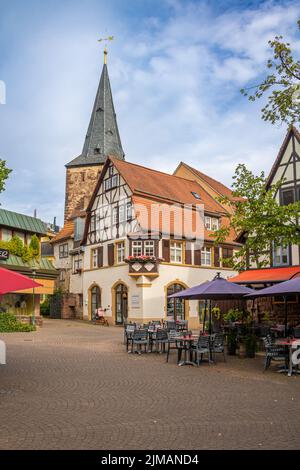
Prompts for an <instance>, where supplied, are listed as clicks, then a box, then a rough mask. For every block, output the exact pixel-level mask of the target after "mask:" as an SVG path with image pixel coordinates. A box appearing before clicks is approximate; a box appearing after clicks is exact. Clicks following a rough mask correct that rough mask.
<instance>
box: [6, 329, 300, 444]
mask: <svg viewBox="0 0 300 470" xmlns="http://www.w3.org/2000/svg"><path fill="white" fill-rule="evenodd" d="M0 338H3V339H4V340H5V341H6V343H7V350H8V354H7V365H6V366H0V449H202V448H206V449H299V448H300V419H299V416H300V376H298V377H291V378H288V377H287V376H285V375H279V374H277V373H276V372H274V370H270V371H267V372H266V373H263V372H262V359H261V358H258V359H256V360H252V359H247V360H242V359H238V358H229V361H228V362H227V363H226V364H224V363H223V362H222V358H221V357H220V358H219V361H218V364H217V365H216V366H209V365H208V364H204V365H202V366H201V367H200V368H196V367H195V368H193V367H189V366H186V367H178V366H177V365H176V360H175V353H174V352H173V355H172V357H171V359H170V363H169V364H166V362H165V356H164V355H156V354H148V355H142V356H138V355H130V354H129V355H128V354H127V353H126V352H125V348H124V346H123V344H122V339H123V330H122V328H114V327H109V328H107V327H103V326H93V325H89V324H85V323H81V322H70V321H62V320H46V321H45V324H44V327H43V328H42V329H40V330H39V331H38V332H37V333H27V334H24V333H17V334H15V333H14V334H5V335H4V334H0Z"/></svg>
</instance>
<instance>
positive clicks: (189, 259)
mask: <svg viewBox="0 0 300 470" xmlns="http://www.w3.org/2000/svg"><path fill="white" fill-rule="evenodd" d="M185 264H192V248H191V242H186V244H185Z"/></svg>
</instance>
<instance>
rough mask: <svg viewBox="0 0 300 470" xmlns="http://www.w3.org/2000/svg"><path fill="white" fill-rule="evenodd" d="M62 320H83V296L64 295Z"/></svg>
mask: <svg viewBox="0 0 300 470" xmlns="http://www.w3.org/2000/svg"><path fill="white" fill-rule="evenodd" d="M61 318H62V319H64V320H81V319H82V318H83V306H82V294H63V296H62V306H61Z"/></svg>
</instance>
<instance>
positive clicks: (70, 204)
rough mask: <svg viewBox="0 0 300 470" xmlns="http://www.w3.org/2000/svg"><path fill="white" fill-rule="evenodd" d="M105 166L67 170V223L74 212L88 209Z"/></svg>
mask: <svg viewBox="0 0 300 470" xmlns="http://www.w3.org/2000/svg"><path fill="white" fill-rule="evenodd" d="M102 166H103V165H96V166H83V167H78V168H76V167H75V168H67V173H66V195H65V221H66V220H67V219H68V218H69V217H70V216H71V215H72V213H73V212H74V210H75V209H76V210H84V209H86V207H87V205H88V203H89V201H90V199H91V196H92V194H93V191H94V189H95V186H96V183H97V180H98V176H99V174H100V172H101V169H102Z"/></svg>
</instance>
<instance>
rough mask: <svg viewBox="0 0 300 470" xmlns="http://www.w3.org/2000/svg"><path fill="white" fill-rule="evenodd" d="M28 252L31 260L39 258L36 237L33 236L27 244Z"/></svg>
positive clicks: (38, 242)
mask: <svg viewBox="0 0 300 470" xmlns="http://www.w3.org/2000/svg"><path fill="white" fill-rule="evenodd" d="M29 251H30V253H31V254H32V257H33V258H39V257H40V252H41V250H40V241H39V239H38V237H37V236H36V235H35V234H34V235H32V237H31V240H30V243H29Z"/></svg>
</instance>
